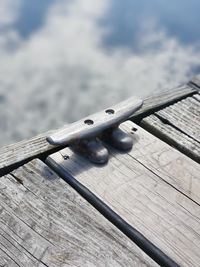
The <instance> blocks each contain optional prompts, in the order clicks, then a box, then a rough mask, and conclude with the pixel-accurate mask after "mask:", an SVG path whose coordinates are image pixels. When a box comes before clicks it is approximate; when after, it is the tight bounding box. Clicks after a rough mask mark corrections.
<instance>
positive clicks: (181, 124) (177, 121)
mask: <svg viewBox="0 0 200 267" xmlns="http://www.w3.org/2000/svg"><path fill="white" fill-rule="evenodd" d="M155 114H156V115H158V116H159V117H160V118H162V119H163V120H165V121H166V122H167V123H168V124H171V125H172V126H174V127H175V128H177V129H178V130H180V132H182V133H184V134H186V135H188V136H189V137H190V138H192V139H194V140H195V141H197V142H199V143H200V102H199V101H198V100H196V99H194V98H193V97H188V98H186V99H184V100H182V101H179V102H177V103H176V104H174V105H170V106H169V107H166V108H165V109H162V110H160V111H158V112H155Z"/></svg>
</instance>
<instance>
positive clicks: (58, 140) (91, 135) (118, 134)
mask: <svg viewBox="0 0 200 267" xmlns="http://www.w3.org/2000/svg"><path fill="white" fill-rule="evenodd" d="M142 104H143V101H142V100H141V99H139V98H136V97H132V98H130V99H128V100H126V101H123V102H121V103H119V104H117V105H115V106H112V107H111V108H109V109H106V110H103V111H100V112H98V113H96V114H93V115H91V116H88V117H87V118H84V119H82V120H79V121H77V122H74V123H72V124H69V125H66V126H64V127H63V128H62V129H60V130H58V131H56V132H55V133H53V134H52V135H50V136H48V137H47V138H46V139H47V141H48V142H49V143H50V144H52V145H55V146H64V145H65V146H70V147H71V148H72V149H73V150H74V151H76V152H78V153H81V154H82V155H84V156H86V157H87V158H88V159H89V160H90V161H91V162H94V163H97V164H104V163H106V162H107V161H108V158H109V153H108V150H107V148H106V147H105V146H104V144H103V143H102V141H104V142H107V143H109V145H111V146H113V147H115V148H117V149H119V150H122V151H126V150H130V149H131V148H132V145H133V140H132V138H131V136H129V135H128V134H127V133H125V132H124V131H122V130H121V129H120V128H119V125H120V124H121V123H122V122H124V121H125V120H127V119H128V118H129V117H130V116H131V115H133V114H134V112H136V111H137V110H138V109H139V108H140V107H141V106H142ZM101 140H102V141H101Z"/></svg>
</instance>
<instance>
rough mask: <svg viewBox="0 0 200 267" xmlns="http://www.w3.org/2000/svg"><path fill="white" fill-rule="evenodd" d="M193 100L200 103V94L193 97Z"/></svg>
mask: <svg viewBox="0 0 200 267" xmlns="http://www.w3.org/2000/svg"><path fill="white" fill-rule="evenodd" d="M193 98H194V99H196V100H197V101H199V102H200V95H199V94H195V95H193Z"/></svg>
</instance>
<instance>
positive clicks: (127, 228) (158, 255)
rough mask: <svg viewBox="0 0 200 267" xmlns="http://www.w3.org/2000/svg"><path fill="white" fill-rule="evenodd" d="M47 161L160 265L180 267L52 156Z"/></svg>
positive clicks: (60, 175)
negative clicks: (52, 158)
mask: <svg viewBox="0 0 200 267" xmlns="http://www.w3.org/2000/svg"><path fill="white" fill-rule="evenodd" d="M45 163H46V164H47V165H48V166H49V167H50V168H51V169H52V170H53V171H55V172H56V173H57V174H58V175H59V177H61V178H62V179H63V180H64V181H65V182H66V183H67V184H69V185H70V186H71V187H72V188H73V189H74V190H76V192H77V193H79V194H80V195H81V196H82V197H83V198H84V199H85V200H87V201H88V202H89V203H90V204H91V205H92V206H93V207H94V208H95V209H96V210H98V211H99V212H100V213H101V214H102V215H103V216H104V217H105V218H106V219H107V220H108V221H110V222H111V223H112V224H113V225H115V226H116V227H117V228H118V229H119V230H120V231H121V232H122V233H124V234H125V235H126V236H127V237H128V238H129V239H130V240H131V241H133V242H134V243H135V244H136V245H137V246H138V247H140V248H141V249H142V250H143V251H144V252H145V253H146V254H147V255H148V256H149V257H150V258H152V259H153V260H154V261H155V262H157V263H158V264H159V265H160V266H163V267H180V266H179V265H178V264H177V263H176V262H175V261H174V260H173V259H171V258H170V257H169V256H167V255H166V254H165V253H164V252H163V251H162V250H160V249H159V248H158V247H157V246H155V245H154V244H153V243H152V242H151V241H150V240H148V239H147V238H146V237H145V236H144V235H143V234H142V233H140V232H139V231H138V230H137V229H135V228H134V227H132V226H131V225H130V224H128V223H127V222H126V221H125V220H124V219H123V218H122V217H121V216H119V215H118V214H117V213H116V212H114V211H113V210H112V209H111V208H110V207H109V206H108V205H107V204H106V203H105V202H103V201H102V200H101V199H100V198H98V197H97V196H96V195H95V194H94V193H92V192H91V191H90V190H89V189H88V188H87V187H85V186H84V185H83V184H81V183H80V182H79V181H77V180H76V179H75V178H74V177H73V176H72V175H71V174H70V173H68V172H66V170H64V169H62V168H61V166H58V165H57V164H56V163H55V162H54V161H53V160H51V159H50V158H47V160H46V161H45Z"/></svg>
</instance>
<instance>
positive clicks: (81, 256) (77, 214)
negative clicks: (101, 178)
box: [0, 160, 157, 267]
mask: <svg viewBox="0 0 200 267" xmlns="http://www.w3.org/2000/svg"><path fill="white" fill-rule="evenodd" d="M0 214H1V215H0V262H5V264H7V265H1V266H20V267H21V266H24V267H25V266H30V267H32V266H34V267H35V266H40V267H43V266H47V267H48V266H51V267H58V266H60V267H61V266H77V267H78V266H88V267H89V266H124V267H125V266H157V265H156V264H155V263H154V262H153V261H152V260H151V259H150V258H149V257H147V256H146V255H145V254H144V253H143V252H142V251H141V250H139V249H138V248H137V247H136V246H135V245H134V244H133V243H132V242H131V241H130V240H129V239H128V238H127V237H126V236H124V235H123V234H122V233H121V232H119V230H118V229H117V228H115V227H114V226H113V225H112V224H111V223H110V222H109V221H107V220H106V219H105V218H104V217H103V216H102V215H101V214H100V213H98V212H97V211H96V210H95V209H94V208H93V207H92V206H91V205H89V204H88V203H87V202H86V201H85V200H84V199H83V198H82V197H80V196H79V195H78V194H77V193H76V192H75V191H74V190H73V189H72V188H71V187H70V186H68V185H67V184H66V183H65V182H64V181H63V180H62V179H60V178H59V177H58V176H57V175H55V173H53V172H52V171H51V170H50V169H49V168H48V167H47V166H46V165H45V164H44V163H42V162H41V161H39V160H34V161H32V162H30V163H28V164H26V165H24V166H22V167H20V168H19V169H17V170H15V171H14V172H13V173H11V174H8V175H6V176H3V177H1V178H0ZM6 261H7V263H6Z"/></svg>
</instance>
